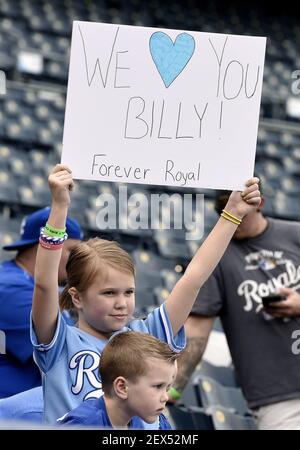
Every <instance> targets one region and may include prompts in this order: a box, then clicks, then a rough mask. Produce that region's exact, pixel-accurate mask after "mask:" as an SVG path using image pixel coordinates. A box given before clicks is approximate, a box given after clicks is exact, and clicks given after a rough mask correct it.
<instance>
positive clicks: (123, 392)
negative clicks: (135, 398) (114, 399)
mask: <svg viewBox="0 0 300 450" xmlns="http://www.w3.org/2000/svg"><path fill="white" fill-rule="evenodd" d="M113 388H114V392H115V394H116V395H117V396H118V397H119V398H121V399H123V400H126V399H127V398H128V385H127V380H126V378H124V377H117V378H116V379H115V380H114V383H113Z"/></svg>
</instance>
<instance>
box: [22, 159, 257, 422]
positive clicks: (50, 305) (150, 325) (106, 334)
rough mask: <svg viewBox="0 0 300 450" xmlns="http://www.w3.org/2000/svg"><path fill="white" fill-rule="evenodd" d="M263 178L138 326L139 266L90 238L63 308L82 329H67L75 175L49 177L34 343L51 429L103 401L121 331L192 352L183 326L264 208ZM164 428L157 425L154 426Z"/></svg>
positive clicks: (80, 249) (74, 256) (74, 263)
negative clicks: (109, 346) (112, 341)
mask: <svg viewBox="0 0 300 450" xmlns="http://www.w3.org/2000/svg"><path fill="white" fill-rule="evenodd" d="M258 181H259V180H258V178H252V179H250V180H249V181H248V182H247V183H246V188H245V190H244V192H243V193H240V192H233V193H232V194H231V196H230V198H229V200H228V203H227V205H226V208H225V210H224V211H223V213H222V214H221V216H222V217H221V218H220V219H219V221H218V222H217V224H216V225H215V227H214V229H213V230H212V232H211V233H210V235H209V236H208V237H207V239H206V240H205V242H204V243H203V244H202V245H201V247H200V248H199V249H198V251H197V253H196V254H195V256H194V258H193V259H192V261H191V262H190V264H189V265H188V267H187V269H186V271H185V273H184V275H183V276H182V277H181V279H180V280H179V281H178V282H177V284H176V285H175V287H174V289H173V290H172V292H171V293H170V295H169V297H168V299H167V300H166V302H165V303H164V304H162V305H161V306H160V307H159V308H156V309H154V310H153V311H152V312H151V313H150V314H149V315H148V317H147V319H146V320H132V314H133V312H134V290H135V283H134V266H133V262H132V260H131V257H130V256H129V255H128V253H127V252H125V251H124V250H123V249H121V248H120V247H119V246H118V245H117V244H116V243H115V242H109V241H105V240H102V239H97V238H96V239H90V240H89V241H87V242H82V243H80V244H78V245H77V247H75V248H74V249H73V250H72V251H71V254H70V257H69V261H68V264H67V275H68V283H67V286H66V287H65V289H64V291H63V293H62V295H61V298H60V306H61V309H69V310H73V311H75V312H76V313H77V315H78V322H77V327H71V326H68V325H67V324H66V322H65V321H64V319H63V317H62V315H61V313H60V311H59V301H58V300H59V299H58V294H57V292H58V286H57V273H58V266H59V261H60V256H61V248H62V246H63V242H64V240H65V239H66V238H67V235H66V233H65V225H66V217H67V212H68V208H69V205H70V191H71V190H72V188H73V179H72V173H71V170H70V169H69V168H68V167H66V166H64V165H61V164H58V165H57V166H56V167H55V168H54V170H53V172H52V173H51V175H50V176H49V185H50V190H51V194H52V206H51V213H50V216H49V219H48V222H47V224H45V227H44V228H42V229H41V235H40V245H39V249H38V253H37V259H36V268H35V290H34V297H33V306H32V322H33V323H32V330H31V338H32V343H33V345H34V353H35V359H36V361H37V364H38V365H39V367H40V369H41V370H42V372H43V374H44V376H43V386H44V402H45V418H46V420H47V421H49V422H55V421H56V419H58V418H59V417H61V416H62V415H63V414H65V413H67V412H68V411H70V410H71V409H73V408H74V407H76V406H77V405H78V404H79V403H80V402H81V401H82V400H84V399H87V398H93V397H99V396H100V395H102V385H101V381H100V379H99V378H98V367H99V358H100V356H99V355H101V352H102V350H103V348H104V346H105V345H106V343H107V340H108V339H109V338H110V337H111V336H112V335H113V334H114V333H116V332H119V331H128V330H134V331H140V332H144V333H149V334H152V335H153V336H155V337H157V338H159V339H161V340H163V341H165V342H167V343H168V344H169V346H170V347H171V348H172V349H173V350H174V351H176V352H180V351H181V350H182V349H183V348H184V346H185V336H184V329H183V324H184V322H185V321H186V319H187V317H188V315H189V313H190V311H191V308H192V306H193V303H194V301H195V299H196V297H197V294H198V292H199V289H200V288H201V286H202V285H203V283H204V282H205V281H206V279H207V278H208V277H209V276H210V274H211V273H212V271H213V270H214V268H215V266H216V265H217V264H218V262H219V260H220V258H221V257H222V255H223V253H224V251H225V249H226V247H227V245H228V243H229V242H230V240H231V238H232V236H233V234H234V232H235V230H236V228H237V226H238V225H239V224H240V223H241V221H242V218H243V217H244V215H246V214H247V213H249V212H250V211H251V210H253V209H255V208H257V206H258V205H259V203H260V192H259V190H258ZM155 426H156V425H155V424H154V427H155Z"/></svg>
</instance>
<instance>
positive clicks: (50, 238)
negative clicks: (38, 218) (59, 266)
mask: <svg viewBox="0 0 300 450" xmlns="http://www.w3.org/2000/svg"><path fill="white" fill-rule="evenodd" d="M40 238H41V239H42V240H43V241H44V242H46V243H51V244H54V245H59V244H63V243H64V242H65V241H66V240H67V239H68V235H67V233H64V235H63V236H62V237H53V236H49V235H48V233H47V232H45V228H41V231H40Z"/></svg>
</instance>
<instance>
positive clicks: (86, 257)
mask: <svg viewBox="0 0 300 450" xmlns="http://www.w3.org/2000/svg"><path fill="white" fill-rule="evenodd" d="M108 266H109V267H112V268H114V269H117V270H119V271H120V272H127V273H129V274H131V275H133V276H134V275H135V269H134V264H133V260H132V258H131V256H130V255H129V254H128V253H127V252H126V251H125V250H124V249H122V248H121V247H120V246H119V244H118V243H117V242H115V241H107V240H104V239H99V238H93V239H89V240H88V241H86V242H80V243H78V244H77V245H76V246H75V247H74V248H72V250H71V252H70V256H69V259H68V262H67V265H66V272H67V284H66V286H65V288H64V290H63V291H62V293H61V295H60V299H59V306H60V309H61V310H64V309H66V310H68V311H70V312H71V314H72V315H73V316H74V315H75V316H77V312H76V308H75V306H74V304H73V301H72V297H71V295H70V294H69V292H68V291H69V289H70V287H75V288H76V289H77V291H78V292H85V291H86V290H87V289H88V287H89V286H90V285H91V284H92V283H93V281H94V280H95V278H96V276H97V275H99V272H102V273H103V275H105V274H106V272H107V267H108Z"/></svg>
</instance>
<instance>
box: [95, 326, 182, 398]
mask: <svg viewBox="0 0 300 450" xmlns="http://www.w3.org/2000/svg"><path fill="white" fill-rule="evenodd" d="M178 357H179V353H175V352H174V351H173V350H172V349H171V348H170V347H169V345H168V344H166V343H165V342H163V341H160V340H159V339H157V338H155V337H153V336H151V335H150V334H146V333H139V332H135V331H127V332H124V333H122V332H121V333H118V334H116V335H115V336H114V337H113V338H112V339H111V340H110V341H109V342H108V343H107V344H106V346H105V347H104V350H103V352H102V354H101V357H100V366H99V372H100V378H101V381H102V389H103V391H104V393H105V394H106V395H108V396H109V395H110V394H111V390H112V386H113V382H114V380H115V379H116V378H117V377H119V376H121V377H124V378H126V379H127V380H130V381H133V382H135V380H136V379H137V378H138V377H140V376H142V375H145V374H146V373H147V369H148V366H147V364H146V363H145V359H146V358H157V359H160V360H162V361H165V362H167V363H169V364H172V363H174V362H175V361H176V360H177V358H178Z"/></svg>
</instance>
